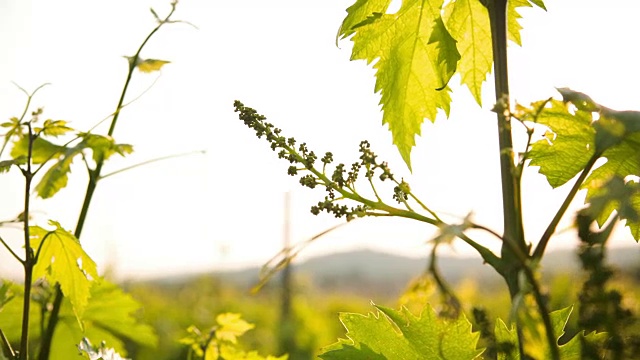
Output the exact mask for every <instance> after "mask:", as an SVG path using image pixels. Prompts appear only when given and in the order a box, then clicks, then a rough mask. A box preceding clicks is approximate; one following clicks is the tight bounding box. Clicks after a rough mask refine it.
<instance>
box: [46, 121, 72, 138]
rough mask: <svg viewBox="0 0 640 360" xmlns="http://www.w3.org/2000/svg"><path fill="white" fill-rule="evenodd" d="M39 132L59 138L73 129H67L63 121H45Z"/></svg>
mask: <svg viewBox="0 0 640 360" xmlns="http://www.w3.org/2000/svg"><path fill="white" fill-rule="evenodd" d="M41 131H42V134H44V135H47V136H60V135H64V134H66V133H68V132H70V131H73V129H72V128H70V127H68V126H67V122H66V121H64V120H45V122H44V125H43V126H42V129H41Z"/></svg>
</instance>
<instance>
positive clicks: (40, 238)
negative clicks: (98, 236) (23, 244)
mask: <svg viewBox="0 0 640 360" xmlns="http://www.w3.org/2000/svg"><path fill="white" fill-rule="evenodd" d="M49 224H50V225H51V226H54V227H55V229H54V230H50V231H49V230H45V229H43V228H41V227H40V226H31V227H29V231H30V236H31V247H32V248H33V249H34V251H37V255H38V262H37V263H36V266H35V267H34V269H33V277H34V279H38V278H40V277H43V276H44V277H46V278H47V279H49V281H51V282H52V283H56V282H57V283H59V284H60V289H61V290H62V293H63V294H64V295H65V296H66V297H67V298H69V301H70V302H71V305H72V307H73V312H74V313H75V315H76V317H77V318H78V320H80V319H81V318H82V315H83V313H84V310H85V308H86V306H87V303H88V301H89V294H90V292H89V289H90V287H91V281H92V280H94V279H96V278H97V277H98V272H97V269H96V264H95V262H93V260H92V259H91V258H90V257H89V255H87V253H85V252H84V250H83V249H82V246H80V242H79V241H78V239H76V237H75V236H73V234H72V233H70V232H69V231H67V230H65V229H63V228H62V226H60V224H59V223H58V222H56V221H52V220H50V221H49Z"/></svg>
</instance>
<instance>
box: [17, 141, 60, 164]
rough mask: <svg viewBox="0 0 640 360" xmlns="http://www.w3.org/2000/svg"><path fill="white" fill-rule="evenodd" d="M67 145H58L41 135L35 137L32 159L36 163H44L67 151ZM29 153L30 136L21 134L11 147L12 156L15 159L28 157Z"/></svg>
mask: <svg viewBox="0 0 640 360" xmlns="http://www.w3.org/2000/svg"><path fill="white" fill-rule="evenodd" d="M66 149H67V148H66V147H64V146H60V145H56V144H54V143H52V142H50V141H48V140H45V139H43V138H41V137H37V138H35V140H33V145H32V150H31V161H32V162H33V163H34V164H42V163H44V162H46V161H49V160H51V159H53V158H56V157H57V156H60V154H63V153H64V152H65V151H66ZM28 155H29V137H28V136H21V137H20V138H19V139H18V140H17V141H16V142H15V143H14V144H13V148H12V149H11V157H12V158H14V159H17V158H20V157H24V158H26V157H27V156H28Z"/></svg>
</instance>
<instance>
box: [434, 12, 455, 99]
mask: <svg viewBox="0 0 640 360" xmlns="http://www.w3.org/2000/svg"><path fill="white" fill-rule="evenodd" d="M427 44H436V46H437V48H438V52H437V56H436V60H435V64H434V65H435V67H436V68H437V69H438V71H436V73H437V74H439V75H440V76H441V78H440V80H439V81H440V86H439V87H438V88H436V90H438V91H440V90H443V89H444V88H445V87H446V86H447V84H448V83H449V80H450V79H451V77H452V76H453V74H455V73H456V68H457V67H458V61H459V60H460V53H459V52H458V48H457V47H456V40H455V39H454V38H453V37H452V36H451V34H450V33H449V30H447V28H446V27H445V26H444V22H442V18H441V17H438V18H437V19H436V20H435V24H434V26H433V31H432V32H431V36H430V37H429V42H428V43H427Z"/></svg>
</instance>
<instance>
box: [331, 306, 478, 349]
mask: <svg viewBox="0 0 640 360" xmlns="http://www.w3.org/2000/svg"><path fill="white" fill-rule="evenodd" d="M376 308H377V309H378V313H377V314H373V313H370V314H369V315H367V316H364V315H360V314H350V313H344V314H341V315H340V321H342V323H343V325H344V326H345V328H346V329H347V337H348V338H349V340H345V339H341V340H339V341H338V342H337V343H336V344H333V345H330V346H328V347H326V348H324V349H323V350H322V351H323V352H322V354H321V355H320V358H322V359H353V360H358V359H434V360H437V359H475V358H477V357H478V356H480V354H481V353H482V350H477V349H476V345H477V342H478V339H479V337H480V335H479V333H474V332H472V330H471V323H469V321H468V320H467V319H466V318H464V316H461V317H460V318H458V319H457V320H451V321H449V320H445V319H441V318H438V316H437V315H436V313H435V311H434V310H433V308H431V307H430V306H428V307H427V308H426V309H425V310H424V312H423V313H422V315H421V316H420V317H416V316H414V315H413V314H411V313H410V312H409V311H408V310H407V309H406V308H402V309H400V311H396V310H393V309H389V308H386V307H382V306H376Z"/></svg>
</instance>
